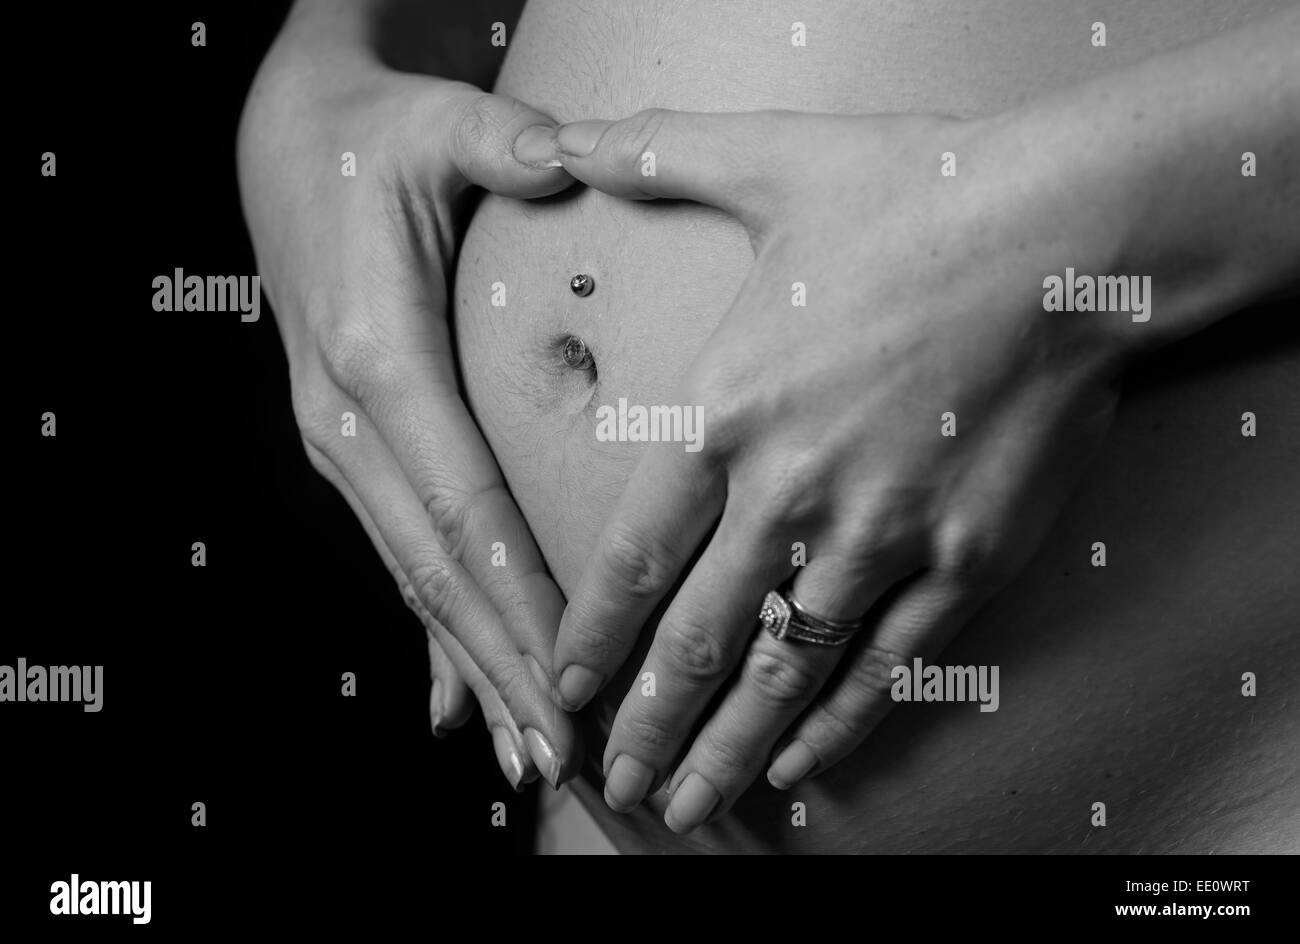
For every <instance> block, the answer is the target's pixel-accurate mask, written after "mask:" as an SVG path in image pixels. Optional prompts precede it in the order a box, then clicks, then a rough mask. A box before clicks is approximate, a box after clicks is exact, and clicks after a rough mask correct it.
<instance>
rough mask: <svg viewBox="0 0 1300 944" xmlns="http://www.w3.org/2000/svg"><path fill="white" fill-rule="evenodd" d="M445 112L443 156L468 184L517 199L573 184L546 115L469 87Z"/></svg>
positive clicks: (553, 125) (453, 99)
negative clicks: (555, 143) (562, 163)
mask: <svg viewBox="0 0 1300 944" xmlns="http://www.w3.org/2000/svg"><path fill="white" fill-rule="evenodd" d="M444 114H445V115H446V122H447V124H446V126H445V127H444V130H443V133H442V134H441V144H442V145H443V147H444V148H445V152H444V154H445V157H446V159H447V161H448V162H449V163H450V165H451V166H452V167H453V168H455V170H456V171H457V172H458V173H459V174H460V176H461V177H462V178H463V179H464V180H465V181H466V182H467V183H470V184H477V185H478V186H480V187H483V188H484V189H485V190H491V191H492V192H493V193H499V194H501V195H502V196H506V197H518V198H521V199H528V198H532V197H545V196H548V195H550V194H553V193H557V192H559V191H561V190H564V189H565V188H566V187H569V186H571V185H572V184H573V178H572V177H570V176H569V175H568V174H567V173H565V171H564V170H563V168H561V167H560V164H559V161H558V160H557V159H556V158H557V157H558V155H556V154H555V153H554V145H553V143H552V142H553V141H554V137H555V121H554V120H553V119H551V118H550V117H548V116H547V115H544V114H542V113H541V112H539V111H537V110H535V109H533V108H530V107H529V106H527V105H525V104H524V103H523V102H520V101H517V100H515V99H513V98H510V97H509V96H506V95H493V94H490V93H488V92H483V91H480V90H479V89H475V88H472V87H467V88H466V90H465V91H464V92H461V93H458V94H457V95H455V96H454V97H453V98H452V99H451V100H450V101H449V102H448V103H447V108H446V110H445V112H444ZM538 141H540V142H541V146H540V147H539V146H538V144H537V142H538ZM517 148H518V150H516V149H517ZM443 166H446V165H443Z"/></svg>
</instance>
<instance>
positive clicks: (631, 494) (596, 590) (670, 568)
mask: <svg viewBox="0 0 1300 944" xmlns="http://www.w3.org/2000/svg"><path fill="white" fill-rule="evenodd" d="M703 455H704V454H703V453H698V452H697V453H688V452H686V451H685V450H684V449H682V448H681V446H680V445H677V446H674V445H668V444H664V445H659V446H655V447H652V448H651V451H650V452H648V453H647V454H646V455H645V456H644V457H643V458H642V459H641V461H640V462H639V463H638V464H637V468H636V471H635V472H633V474H632V478H631V479H630V480H629V482H628V484H627V489H626V490H625V491H624V493H623V497H622V498H621V499H620V500H619V503H618V506H617V507H616V508H615V509H614V513H613V514H612V515H611V516H610V519H609V521H608V522H607V523H606V525H605V528H604V530H603V531H602V532H601V535H600V538H599V540H598V541H597V544H596V549H595V551H594V552H593V554H592V558H591V561H590V562H589V563H588V565H587V568H586V569H585V570H584V571H583V575H582V578H581V579H580V581H579V583H578V588H577V590H576V591H575V592H574V594H573V596H572V597H571V598H570V599H569V605H568V607H566V608H565V610H564V618H563V619H562V620H561V621H560V632H559V635H558V636H557V637H556V640H555V662H554V666H555V674H554V677H555V678H556V679H557V694H558V695H559V698H560V701H561V703H562V704H563V705H564V707H565V708H567V709H568V710H569V711H576V710H578V709H579V708H581V707H582V706H583V705H585V704H586V703H587V702H588V701H590V700H591V698H592V696H593V695H595V694H596V692H598V691H599V690H600V689H601V687H603V686H604V684H605V683H606V682H608V681H609V679H610V677H611V676H612V675H613V673H614V672H615V671H616V670H617V669H618V667H619V666H620V665H622V664H623V661H624V660H625V659H626V658H627V656H628V654H629V653H630V652H631V650H632V646H633V644H634V643H635V642H636V639H637V636H638V635H639V634H640V632H641V628H642V626H643V625H644V624H645V622H646V620H647V619H648V618H649V617H650V614H651V613H652V612H653V610H654V608H655V606H656V605H657V604H658V603H659V601H660V600H661V599H662V598H663V596H664V595H665V594H666V593H667V592H668V590H669V589H670V588H671V587H672V586H673V584H675V583H676V582H677V579H678V577H679V575H680V574H681V572H682V569H683V568H684V567H685V565H686V563H687V561H688V560H690V558H691V555H692V553H693V552H694V550H695V548H696V547H698V546H699V544H700V543H701V542H702V541H703V539H704V537H705V536H706V535H707V534H708V532H709V530H710V529H711V528H712V526H713V524H714V522H716V521H717V519H718V518H719V516H720V515H721V513H722V506H723V502H724V500H725V494H724V493H725V479H724V477H723V475H722V471H721V469H720V468H714V467H713V466H712V464H711V463H710V462H708V461H707V460H705V459H704V458H703Z"/></svg>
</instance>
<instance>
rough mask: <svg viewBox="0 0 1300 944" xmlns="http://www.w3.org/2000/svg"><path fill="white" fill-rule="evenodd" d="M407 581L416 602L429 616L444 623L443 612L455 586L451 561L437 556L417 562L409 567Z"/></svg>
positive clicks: (445, 610) (447, 605)
mask: <svg viewBox="0 0 1300 944" xmlns="http://www.w3.org/2000/svg"><path fill="white" fill-rule="evenodd" d="M409 581H410V583H409V586H410V589H411V592H412V593H414V595H415V600H416V602H417V603H418V604H419V605H420V606H422V607H424V609H425V610H426V611H427V612H428V613H429V615H430V616H432V617H433V618H434V619H436V620H437V621H438V622H440V623H443V624H444V625H445V624H446V620H445V619H443V614H445V613H446V612H447V609H448V607H449V604H450V602H451V600H450V598H451V594H452V593H453V592H455V586H456V578H455V573H454V571H453V569H452V566H451V562H450V561H447V560H443V559H441V558H438V559H434V560H431V561H427V562H425V563H421V564H418V565H416V566H415V567H412V568H411V572H410V574H409ZM404 595H405V594H404ZM417 612H418V610H417Z"/></svg>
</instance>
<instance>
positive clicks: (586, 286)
mask: <svg viewBox="0 0 1300 944" xmlns="http://www.w3.org/2000/svg"><path fill="white" fill-rule="evenodd" d="M569 288H571V289H573V294H574V295H577V296H578V297H579V298H586V297H587V296H588V295H590V294H591V293H592V292H593V291H594V290H595V288H596V280H595V279H593V278H592V277H591V276H589V275H575V276H574V277H573V278H571V279H569Z"/></svg>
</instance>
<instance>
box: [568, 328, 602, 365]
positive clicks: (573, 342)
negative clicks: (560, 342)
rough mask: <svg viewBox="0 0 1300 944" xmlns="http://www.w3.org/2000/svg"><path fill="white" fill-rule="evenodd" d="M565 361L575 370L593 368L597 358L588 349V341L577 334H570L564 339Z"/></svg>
mask: <svg viewBox="0 0 1300 944" xmlns="http://www.w3.org/2000/svg"><path fill="white" fill-rule="evenodd" d="M563 356H564V363H565V364H567V365H568V366H569V367H571V368H572V369H573V370H591V368H592V367H593V366H594V365H595V359H594V358H593V357H592V356H591V352H590V351H589V350H587V342H586V341H584V340H582V338H580V337H578V336H577V335H572V334H571V335H569V336H568V337H567V338H565V339H564V351H563Z"/></svg>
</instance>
